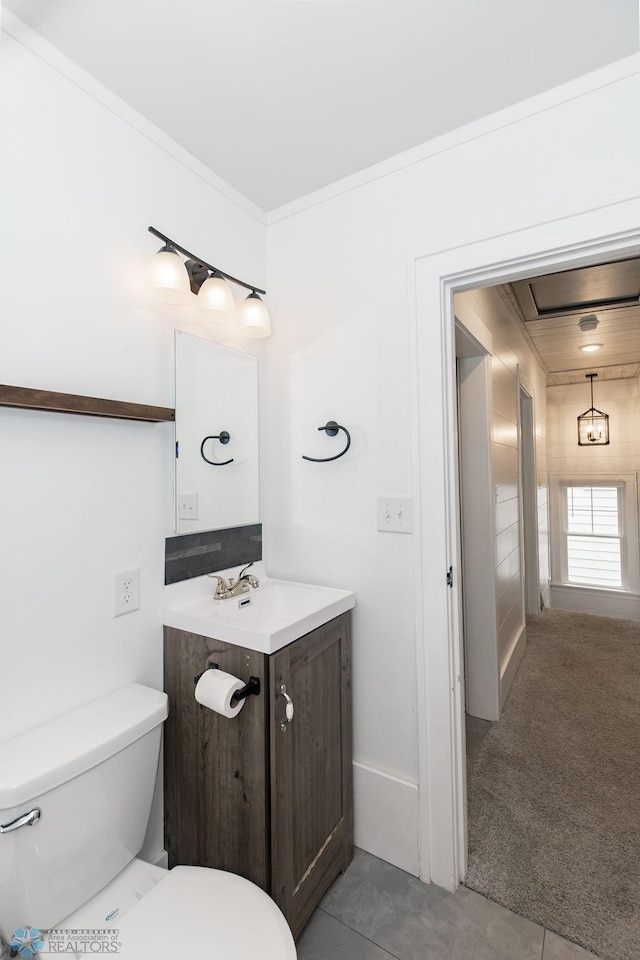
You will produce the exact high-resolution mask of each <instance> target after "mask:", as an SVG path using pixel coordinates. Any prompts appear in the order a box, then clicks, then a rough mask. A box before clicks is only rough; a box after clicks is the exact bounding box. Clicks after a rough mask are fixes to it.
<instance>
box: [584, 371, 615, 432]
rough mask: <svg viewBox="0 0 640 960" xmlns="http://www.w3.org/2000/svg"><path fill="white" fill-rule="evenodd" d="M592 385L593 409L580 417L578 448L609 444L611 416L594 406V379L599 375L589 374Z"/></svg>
mask: <svg viewBox="0 0 640 960" xmlns="http://www.w3.org/2000/svg"><path fill="white" fill-rule="evenodd" d="M586 376H587V377H588V379H589V381H590V383H591V407H590V409H589V410H585V412H584V413H581V414H580V416H579V417H578V446H579V447H593V446H596V445H597V446H604V445H605V444H607V443H609V416H608V414H606V413H603V412H602V410H597V409H596V407H594V405H593V378H594V377H597V376H598V374H597V373H587V374H586Z"/></svg>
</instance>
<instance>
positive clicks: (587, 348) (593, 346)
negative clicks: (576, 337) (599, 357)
mask: <svg viewBox="0 0 640 960" xmlns="http://www.w3.org/2000/svg"><path fill="white" fill-rule="evenodd" d="M601 347H602V344H601V343H585V345H584V346H583V347H580V349H581V350H582V351H583V353H595V352H596V350H600V349H601Z"/></svg>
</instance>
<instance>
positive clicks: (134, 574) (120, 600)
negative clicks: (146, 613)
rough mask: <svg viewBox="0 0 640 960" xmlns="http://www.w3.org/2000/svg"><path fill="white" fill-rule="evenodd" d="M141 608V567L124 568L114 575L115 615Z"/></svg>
mask: <svg viewBox="0 0 640 960" xmlns="http://www.w3.org/2000/svg"><path fill="white" fill-rule="evenodd" d="M139 609H140V568H139V567H136V568H135V569H134V570H122V571H121V572H120V573H114V575H113V615H114V617H121V616H122V614H123V613H133V611H134V610H139Z"/></svg>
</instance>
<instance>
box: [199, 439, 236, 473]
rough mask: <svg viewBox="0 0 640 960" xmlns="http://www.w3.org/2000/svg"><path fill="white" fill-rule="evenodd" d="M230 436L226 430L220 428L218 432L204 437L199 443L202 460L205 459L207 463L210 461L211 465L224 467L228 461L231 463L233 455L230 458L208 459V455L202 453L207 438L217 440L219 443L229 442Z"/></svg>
mask: <svg viewBox="0 0 640 960" xmlns="http://www.w3.org/2000/svg"><path fill="white" fill-rule="evenodd" d="M230 439H231V437H230V436H229V434H228V433H227V431H226V430H221V431H220V433H216V434H215V435H213V436H210V437H205V438H204V440H203V441H202V443H201V444H200V456H201V457H202V459H203V460H206V462H207V463H210V464H211V466H212V467H224V466H226V465H227V464H228V463H233V457H231V459H230V460H209V457H205V455H204V445H205V443H206V442H207V440H219V441H220V443H229V440H230Z"/></svg>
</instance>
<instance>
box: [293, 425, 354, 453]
mask: <svg viewBox="0 0 640 960" xmlns="http://www.w3.org/2000/svg"><path fill="white" fill-rule="evenodd" d="M318 430H324V432H325V433H326V435H327V436H328V437H335V436H336V434H337V433H338V430H342V432H343V433H344V434H345V436H346V438H347V445H346V447H345V448H344V450H341V451H340V453H336V455H335V457H306V456H305V455H304V454H302V459H303V460H311V461H312V463H329V461H330V460H339V459H340V457H344V455H345V453H346V452H347V450H348V449H349V447H350V446H351V434H350V433H349V431H348V430H347V428H346V427H341V426H340V424H339V423H336V422H335V420H328V421H327V422H326V423H325V425H324V427H318Z"/></svg>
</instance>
